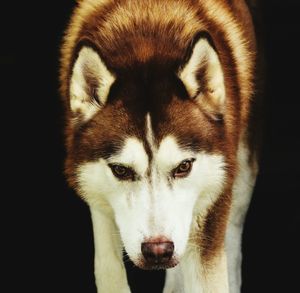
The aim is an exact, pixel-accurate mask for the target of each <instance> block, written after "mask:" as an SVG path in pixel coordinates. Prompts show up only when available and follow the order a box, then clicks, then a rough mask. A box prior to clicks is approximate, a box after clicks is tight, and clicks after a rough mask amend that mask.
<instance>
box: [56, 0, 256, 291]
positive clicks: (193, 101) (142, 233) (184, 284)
mask: <svg viewBox="0 0 300 293" xmlns="http://www.w3.org/2000/svg"><path fill="white" fill-rule="evenodd" d="M256 51H257V50H256V41H255V37H254V29H253V24H252V19H251V16H250V13H249V10H248V7H247V5H246V3H245V2H244V1H243V0H115V1H112V0H82V1H78V4H77V7H76V9H75V10H74V13H73V16H72V18H71V21H70V24H69V26H68V29H67V31H66V34H65V37H64V42H63V45H62V50H61V52H62V57H61V69H60V81H61V95H62V97H63V101H64V105H65V117H66V131H65V135H66V148H67V158H66V168H65V170H66V176H67V179H68V182H69V184H70V186H71V187H72V188H74V189H75V190H76V192H77V193H78V194H79V195H80V196H81V197H82V199H83V200H85V201H86V203H87V204H88V206H89V208H90V211H91V217H92V222H93V230H94V242H95V280H96V285H97V289H98V292H101V293H102V292H104V293H110V292H111V293H128V292H130V288H129V286H128V282H127V278H126V271H125V268H124V265H123V261H122V251H123V249H124V250H125V251H126V253H127V254H128V256H129V257H130V259H131V260H132V261H133V263H134V264H135V265H136V266H138V267H140V268H142V269H150V270H152V269H167V275H166V282H165V287H164V293H171V292H173V293H175V292H176V293H179V292H181V293H182V292H185V293H201V292H213V293H218V292H222V293H225V292H230V293H237V292H240V286H241V234H242V229H243V222H244V218H245V214H246V211H247V207H248V204H249V201H250V197H251V193H252V189H253V186H254V183H255V178H256V174H257V170H258V167H257V153H256V142H255V139H253V138H254V137H255V131H254V132H253V131H252V129H253V121H254V120H255V119H253V116H252V113H253V112H254V110H253V103H252V101H255V95H254V93H255V75H256V69H255V68H256Z"/></svg>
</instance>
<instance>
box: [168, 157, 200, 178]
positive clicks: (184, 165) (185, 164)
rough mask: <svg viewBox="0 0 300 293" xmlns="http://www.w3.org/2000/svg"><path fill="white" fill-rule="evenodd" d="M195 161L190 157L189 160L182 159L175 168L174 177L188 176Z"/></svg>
mask: <svg viewBox="0 0 300 293" xmlns="http://www.w3.org/2000/svg"><path fill="white" fill-rule="evenodd" d="M194 161H195V159H188V160H184V161H182V162H181V163H180V164H179V165H178V166H177V167H176V168H175V169H174V170H173V177H174V178H183V177H186V176H187V175H188V174H189V173H190V172H191V170H192V167H193V162H194Z"/></svg>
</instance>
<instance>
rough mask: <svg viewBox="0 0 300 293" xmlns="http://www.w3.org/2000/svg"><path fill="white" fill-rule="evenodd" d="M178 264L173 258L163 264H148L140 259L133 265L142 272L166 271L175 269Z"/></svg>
mask: <svg viewBox="0 0 300 293" xmlns="http://www.w3.org/2000/svg"><path fill="white" fill-rule="evenodd" d="M178 263H179V261H178V260H177V258H175V257H173V258H172V259H171V260H170V261H168V262H167V263H164V264H149V263H147V262H146V261H145V260H144V259H142V258H140V259H139V261H138V262H136V264H135V265H136V266H137V267H139V268H140V269H143V270H166V269H170V268H173V267H175V266H176V265H178Z"/></svg>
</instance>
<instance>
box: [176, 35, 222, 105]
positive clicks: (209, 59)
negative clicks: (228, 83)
mask: <svg viewBox="0 0 300 293" xmlns="http://www.w3.org/2000/svg"><path fill="white" fill-rule="evenodd" d="M201 67H205V68H206V70H205V74H206V81H207V82H208V89H209V92H210V94H212V95H213V98H214V102H215V103H216V104H218V105H223V104H224V102H225V85H224V75H223V70H222V67H221V63H220V60H219V57H218V55H217V53H216V52H215V50H214V49H213V48H212V47H211V46H210V45H209V43H208V41H207V40H206V39H203V38H201V39H200V40H199V41H198V42H197V43H196V44H195V46H194V49H193V52H192V55H191V57H190V59H189V61H188V63H187V64H186V65H185V66H184V68H183V69H182V70H181V71H180V72H179V77H180V79H181V80H182V81H183V83H184V85H185V86H186V88H187V90H188V92H189V94H190V96H191V97H195V95H196V94H197V92H198V90H199V88H200V87H201V85H200V84H199V82H198V80H197V78H196V74H197V72H198V71H199V69H200V68H201ZM202 95H203V93H202V92H200V94H199V97H198V98H202Z"/></svg>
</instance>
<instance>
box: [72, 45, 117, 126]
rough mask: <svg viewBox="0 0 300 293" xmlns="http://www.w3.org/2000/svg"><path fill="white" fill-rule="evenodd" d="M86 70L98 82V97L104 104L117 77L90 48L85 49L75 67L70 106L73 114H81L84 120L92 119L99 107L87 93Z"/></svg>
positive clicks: (82, 50) (80, 53)
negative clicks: (86, 69)
mask: <svg viewBox="0 0 300 293" xmlns="http://www.w3.org/2000/svg"><path fill="white" fill-rule="evenodd" d="M84 68H88V70H89V72H90V73H91V74H92V75H93V77H94V78H95V79H96V80H98V82H99V87H98V88H97V89H96V90H97V95H98V97H99V99H100V102H101V103H102V104H105V102H106V99H107V96H108V93H109V89H110V87H111V85H112V83H113V82H114V81H115V77H114V76H113V75H112V74H111V73H110V72H109V71H108V69H107V67H106V66H105V64H104V63H103V62H102V61H101V59H100V57H99V55H98V54H97V53H96V52H95V51H94V50H93V49H91V48H89V47H83V48H82V49H81V50H80V52H79V54H78V58H77V60H76V62H75V64H74V67H73V73H72V77H71V84H70V106H71V110H72V111H73V112H80V113H81V114H83V116H84V119H85V120H88V119H90V118H91V117H92V116H93V115H94V114H95V113H96V112H97V111H98V110H99V105H97V104H96V103H95V102H94V101H93V97H90V96H89V95H88V93H87V92H86V88H87V86H88V84H87V81H86V79H85V77H84V74H83V72H84Z"/></svg>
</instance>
